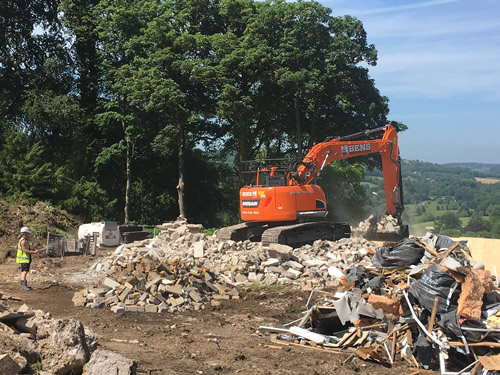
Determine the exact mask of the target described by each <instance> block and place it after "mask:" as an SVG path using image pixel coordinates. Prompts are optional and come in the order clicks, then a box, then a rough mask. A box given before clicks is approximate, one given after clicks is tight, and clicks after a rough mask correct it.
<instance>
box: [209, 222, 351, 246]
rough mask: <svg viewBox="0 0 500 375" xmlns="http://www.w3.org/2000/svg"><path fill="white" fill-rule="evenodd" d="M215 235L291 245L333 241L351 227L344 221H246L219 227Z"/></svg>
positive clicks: (229, 238) (344, 234) (224, 238)
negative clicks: (285, 222)
mask: <svg viewBox="0 0 500 375" xmlns="http://www.w3.org/2000/svg"><path fill="white" fill-rule="evenodd" d="M216 236H217V238H218V239H219V240H225V241H227V240H233V241H245V240H250V241H252V242H259V241H262V243H263V244H264V245H269V244H271V243H279V244H283V245H288V246H291V247H300V246H303V245H306V244H312V243H313V242H314V241H316V240H330V241H335V240H339V239H341V238H344V237H350V236H351V227H350V226H349V225H348V224H345V223H329V222H307V223H297V224H292V225H283V224H280V223H272V224H271V223H258V222H246V223H241V224H236V225H232V226H229V227H225V228H221V229H219V230H218V231H217V233H216Z"/></svg>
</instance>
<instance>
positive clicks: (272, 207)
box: [217, 124, 408, 247]
mask: <svg viewBox="0 0 500 375" xmlns="http://www.w3.org/2000/svg"><path fill="white" fill-rule="evenodd" d="M377 132H384V133H383V136H382V138H380V139H366V140H358V139H359V138H361V137H368V136H369V135H370V134H373V133H377ZM373 153H380V154H381V156H382V169H383V176H384V186H385V199H386V205H387V214H390V215H392V216H393V217H394V218H396V220H397V221H398V224H400V225H399V226H398V227H399V228H400V230H399V232H396V233H383V234H382V233H380V234H377V233H376V232H374V231H373V232H371V234H369V235H368V236H369V237H370V238H369V239H375V240H376V239H379V240H384V241H391V240H392V241H396V240H400V239H402V238H404V237H408V226H405V225H401V213H402V211H403V210H404V205H403V187H402V178H401V165H400V158H399V147H398V135H397V132H396V129H395V128H394V127H393V126H392V125H390V124H388V125H386V126H383V127H380V128H376V129H371V130H367V131H362V132H359V133H355V134H351V135H347V136H343V137H338V138H335V139H331V140H327V141H325V142H321V143H318V144H316V145H315V146H313V147H312V148H311V149H310V150H309V152H308V153H307V155H306V156H305V157H304V158H303V160H302V161H296V162H293V163H292V164H291V165H288V166H285V167H284V166H279V165H276V166H268V165H267V164H265V163H263V162H261V164H260V165H259V167H258V168H257V171H256V172H253V173H255V181H254V184H250V185H247V186H244V187H242V188H241V190H240V215H241V219H242V220H243V221H244V223H240V224H237V225H233V226H230V227H226V228H222V229H220V230H219V231H218V232H217V237H218V238H220V239H225V240H229V239H232V240H235V241H241V240H246V239H250V240H251V241H262V242H264V243H265V244H266V243H267V244H269V243H280V244H286V245H290V246H293V247H298V246H302V245H304V244H307V243H312V242H314V241H315V240H317V239H329V240H337V239H340V238H343V237H349V236H350V234H351V228H350V226H349V225H348V224H345V223H330V222H326V221H318V218H324V217H326V216H327V214H328V211H327V204H326V197H325V193H324V192H323V190H322V189H321V187H320V186H319V185H317V184H316V183H315V181H316V179H317V178H318V177H319V175H320V173H321V171H322V170H323V168H324V167H325V166H327V165H328V164H330V163H332V162H334V161H336V160H341V159H347V158H352V157H356V156H361V155H368V154H373Z"/></svg>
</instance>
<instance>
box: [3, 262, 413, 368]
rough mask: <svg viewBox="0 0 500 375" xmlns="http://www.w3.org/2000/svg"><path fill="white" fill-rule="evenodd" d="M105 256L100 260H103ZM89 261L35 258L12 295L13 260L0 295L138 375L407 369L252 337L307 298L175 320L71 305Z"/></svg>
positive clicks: (261, 295)
mask: <svg viewBox="0 0 500 375" xmlns="http://www.w3.org/2000/svg"><path fill="white" fill-rule="evenodd" d="M103 255H105V254H103ZM93 261H94V259H92V258H89V257H84V256H73V257H66V258H64V259H51V258H45V259H37V260H36V261H35V262H34V264H33V267H32V269H33V270H34V272H33V273H32V274H30V276H29V280H28V281H29V283H30V285H31V286H33V291H31V292H22V291H20V290H19V281H18V275H17V273H18V271H17V267H16V264H15V263H13V262H14V260H13V259H7V261H6V262H5V264H1V265H0V291H1V292H3V293H4V295H10V296H13V297H18V298H20V301H12V300H8V301H4V302H7V304H8V305H9V306H12V307H18V306H20V305H22V304H23V303H26V304H27V305H28V306H30V307H31V308H33V309H41V310H43V311H46V312H50V313H51V314H52V316H53V317H54V318H75V319H78V320H80V321H81V322H82V323H83V324H84V325H85V327H86V328H90V329H91V330H93V331H94V332H95V333H96V334H97V337H98V341H99V344H100V345H101V346H102V347H104V348H106V349H110V350H113V351H116V352H119V353H121V354H123V355H125V356H126V357H128V358H130V359H134V360H136V361H137V362H138V373H139V374H151V375H167V374H239V373H241V374H372V375H377V374H400V373H408V372H409V371H408V366H407V365H406V363H404V362H401V361H397V362H396V363H395V364H394V366H393V367H392V368H389V369H388V368H384V367H383V366H381V365H379V364H376V363H371V362H365V361H363V360H361V359H358V358H354V357H351V358H349V357H350V354H351V353H350V352H348V351H346V352H345V353H342V354H332V353H325V352H324V351H321V350H319V349H315V348H302V347H294V346H288V347H283V348H281V349H280V348H279V347H278V346H277V345H276V344H272V343H271V342H270V340H269V335H268V334H265V335H259V334H258V333H257V329H258V327H259V326H260V325H268V326H274V327H282V325H283V324H284V323H287V322H290V321H292V320H295V319H297V318H299V317H300V316H301V315H300V312H301V311H303V310H305V303H306V301H307V298H308V297H309V293H308V292H300V291H291V290H261V291H258V292H250V293H248V294H246V295H244V296H243V297H242V299H241V300H240V301H224V303H223V304H222V305H221V306H220V307H217V308H210V309H206V310H202V311H188V312H184V313H175V314H152V313H129V312H127V313H124V314H115V313H113V312H111V311H110V310H109V309H90V308H85V307H74V306H73V303H72V301H71V298H72V297H73V293H74V292H75V291H77V290H79V289H81V288H83V287H86V286H88V285H89V283H88V282H86V281H78V277H75V275H78V272H79V271H82V270H85V269H86V268H87V267H89V266H90V265H91V264H92V263H93Z"/></svg>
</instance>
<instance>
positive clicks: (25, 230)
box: [21, 227, 31, 233]
mask: <svg viewBox="0 0 500 375" xmlns="http://www.w3.org/2000/svg"><path fill="white" fill-rule="evenodd" d="M21 233H31V231H30V228H28V227H22V228H21Z"/></svg>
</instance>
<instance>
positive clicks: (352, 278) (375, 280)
mask: <svg viewBox="0 0 500 375" xmlns="http://www.w3.org/2000/svg"><path fill="white" fill-rule="evenodd" d="M345 278H346V280H347V281H348V282H349V283H354V287H355V288H358V289H361V291H362V292H366V291H367V290H368V288H370V289H371V290H373V291H378V290H380V288H381V287H382V286H383V285H384V280H385V277H384V276H375V275H373V274H371V273H369V272H366V271H365V269H364V267H353V268H350V269H349V270H348V271H347V272H346V274H345Z"/></svg>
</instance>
